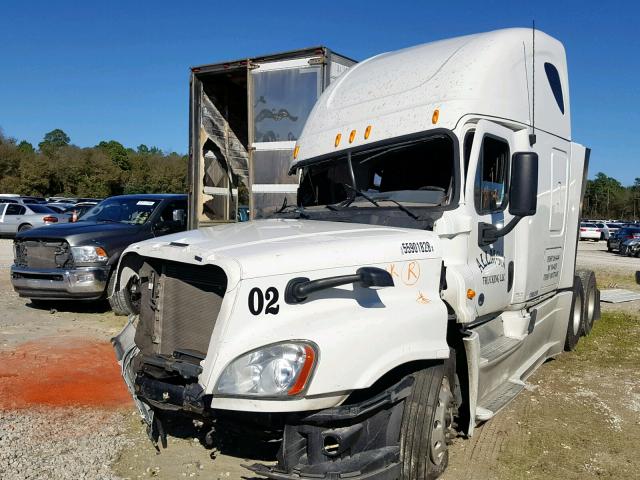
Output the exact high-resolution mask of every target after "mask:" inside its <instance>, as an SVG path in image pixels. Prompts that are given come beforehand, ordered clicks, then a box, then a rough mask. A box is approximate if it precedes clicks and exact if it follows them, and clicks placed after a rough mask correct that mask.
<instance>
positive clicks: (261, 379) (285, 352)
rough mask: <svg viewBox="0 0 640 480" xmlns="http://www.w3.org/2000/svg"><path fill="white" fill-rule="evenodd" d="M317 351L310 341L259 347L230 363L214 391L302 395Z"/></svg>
mask: <svg viewBox="0 0 640 480" xmlns="http://www.w3.org/2000/svg"><path fill="white" fill-rule="evenodd" d="M317 358H318V352H317V350H316V347H315V345H313V344H311V343H310V342H285V343H278V344H274V345H268V346H266V347H261V348H259V349H257V350H254V351H252V352H249V353H246V354H244V355H241V356H240V357H238V358H236V359H235V360H233V361H232V362H231V363H230V364H229V365H227V367H226V368H225V369H224V371H223V372H222V375H220V378H219V380H218V383H217V385H216V388H215V393H217V394H221V395H235V396H251V397H287V396H293V395H298V394H300V393H301V392H303V391H304V390H305V389H306V387H307V385H308V383H309V379H310V378H311V374H312V373H313V370H314V368H315V365H316V360H317Z"/></svg>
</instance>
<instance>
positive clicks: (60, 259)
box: [14, 239, 73, 268]
mask: <svg viewBox="0 0 640 480" xmlns="http://www.w3.org/2000/svg"><path fill="white" fill-rule="evenodd" d="M14 247H15V260H14V261H15V264H16V266H18V267H27V268H64V267H69V266H70V265H71V264H72V262H73V259H72V257H71V251H70V250H69V244H68V243H67V242H66V241H65V240H51V239H38V240H34V239H29V240H15V241H14Z"/></svg>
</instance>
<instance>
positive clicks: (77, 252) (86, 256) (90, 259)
mask: <svg viewBox="0 0 640 480" xmlns="http://www.w3.org/2000/svg"><path fill="white" fill-rule="evenodd" d="M71 255H73V261H74V263H76V264H78V263H104V262H106V261H107V260H108V259H109V256H108V255H107V252H106V251H105V249H104V248H102V247H71Z"/></svg>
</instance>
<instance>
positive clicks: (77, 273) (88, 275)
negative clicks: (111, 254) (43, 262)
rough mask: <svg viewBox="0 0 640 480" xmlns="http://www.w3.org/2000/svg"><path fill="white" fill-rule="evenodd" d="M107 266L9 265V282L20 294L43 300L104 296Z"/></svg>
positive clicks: (93, 298) (107, 273)
mask: <svg viewBox="0 0 640 480" xmlns="http://www.w3.org/2000/svg"><path fill="white" fill-rule="evenodd" d="M108 280H109V267H108V266H104V267H77V268H74V269H62V268H52V269H37V268H26V267H18V266H16V265H13V266H12V267H11V284H12V285H13V289H14V290H15V291H16V292H17V293H18V294H19V295H20V296H21V297H27V298H35V299H43V300H66V299H74V298H77V299H83V300H96V299H98V298H101V297H102V296H103V295H104V292H105V290H106V288H107V282H108Z"/></svg>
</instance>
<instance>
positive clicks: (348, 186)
mask: <svg viewBox="0 0 640 480" xmlns="http://www.w3.org/2000/svg"><path fill="white" fill-rule="evenodd" d="M342 186H343V187H346V188H347V189H349V190H351V191H352V192H353V193H354V195H353V197H351V198H348V199H347V200H346V203H345V202H343V205H341V207H348V206H349V205H351V204H352V203H353V202H354V201H355V199H356V198H358V197H359V196H360V197H362V198H364V199H365V200H367V201H368V202H370V203H373V204H374V205H375V206H376V207H379V206H380V204H379V203H378V202H376V201H375V200H374V199H373V198H371V197H370V196H369V195H367V194H366V193H364V192H363V191H362V190H358V189H357V188H356V187H354V186H352V185H349V184H348V183H343V184H342Z"/></svg>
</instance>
